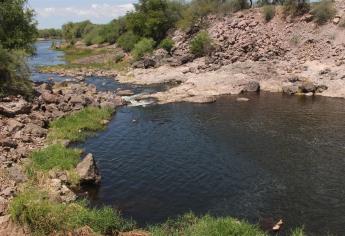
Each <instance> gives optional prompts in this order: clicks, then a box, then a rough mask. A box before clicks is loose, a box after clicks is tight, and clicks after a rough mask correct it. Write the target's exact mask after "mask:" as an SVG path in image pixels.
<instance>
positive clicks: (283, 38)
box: [118, 1, 345, 103]
mask: <svg viewBox="0 0 345 236" xmlns="http://www.w3.org/2000/svg"><path fill="white" fill-rule="evenodd" d="M335 4H336V9H337V11H338V12H337V15H336V16H335V18H334V19H332V20H331V21H330V22H328V23H327V24H324V25H317V24H316V23H315V22H314V21H313V19H312V16H311V15H309V14H307V15H304V16H301V17H297V18H291V17H287V18H285V17H283V14H282V12H281V10H280V9H277V13H276V16H275V17H274V18H273V19H272V20H271V21H270V22H266V21H265V20H264V19H263V16H262V13H261V10H260V9H250V10H247V11H242V12H239V13H236V14H233V15H231V16H222V17H220V16H209V17H208V19H206V20H205V21H204V22H203V23H202V24H201V25H202V26H203V27H201V25H199V26H196V27H197V28H198V27H199V28H205V27H204V26H205V25H206V26H207V27H206V30H207V31H208V33H209V35H210V37H211V38H212V40H213V44H214V50H213V51H212V52H211V53H209V55H207V56H206V57H204V58H198V59H195V58H194V57H193V56H192V55H191V54H190V53H189V51H190V50H189V43H190V40H191V39H192V38H193V36H194V35H195V34H196V32H198V29H195V28H194V29H192V30H190V31H189V32H182V31H179V30H178V31H175V32H173V33H172V35H171V36H172V38H173V40H174V41H175V48H174V50H173V53H172V56H169V55H165V54H163V53H162V52H160V51H157V52H156V53H155V54H154V56H153V57H152V58H150V59H149V60H151V62H152V60H153V61H155V62H154V63H149V64H146V65H151V66H147V67H152V66H154V65H155V66H154V67H152V68H147V67H146V66H144V65H145V63H142V64H140V63H139V64H138V65H142V66H137V67H145V69H144V68H137V69H134V70H133V71H131V72H129V74H127V75H126V76H119V77H118V79H119V80H120V81H126V82H133V83H139V84H153V83H166V82H177V83H178V84H179V85H178V86H176V87H174V88H172V89H170V90H168V91H165V92H161V93H156V94H153V95H152V96H153V97H155V98H158V100H159V102H161V103H168V102H176V101H189V102H193V101H194V102H211V101H214V99H213V97H214V96H217V95H223V94H239V93H242V92H246V91H247V90H246V88H247V87H248V86H250V84H253V83H254V82H255V83H258V84H259V90H262V91H270V92H286V93H288V94H302V95H303V94H306V95H322V96H330V97H345V72H344V71H345V28H344V27H341V26H340V25H339V24H340V23H339V22H341V21H342V20H345V3H344V2H342V1H336V2H335ZM144 60H147V59H144Z"/></svg>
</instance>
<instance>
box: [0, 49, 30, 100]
mask: <svg viewBox="0 0 345 236" xmlns="http://www.w3.org/2000/svg"><path fill="white" fill-rule="evenodd" d="M25 56H26V53H24V52H23V51H21V50H8V49H4V48H2V46H1V44H0V78H1V79H0V97H4V96H9V95H18V94H20V95H22V96H24V97H25V98H27V99H31V98H33V95H34V90H33V88H32V82H31V81H30V80H29V69H28V67H27V65H26V63H25Z"/></svg>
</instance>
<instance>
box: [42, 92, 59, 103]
mask: <svg viewBox="0 0 345 236" xmlns="http://www.w3.org/2000/svg"><path fill="white" fill-rule="evenodd" d="M41 98H42V100H43V101H44V102H45V103H47V104H51V103H59V97H58V96H57V95H55V94H52V93H50V92H43V93H42V95H41Z"/></svg>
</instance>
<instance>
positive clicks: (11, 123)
mask: <svg viewBox="0 0 345 236" xmlns="http://www.w3.org/2000/svg"><path fill="white" fill-rule="evenodd" d="M35 92H36V97H35V98H34V99H33V100H32V101H30V102H29V101H26V100H24V99H23V98H22V97H20V96H18V97H7V98H3V99H1V101H0V153H1V155H0V226H1V227H0V234H1V235H8V233H11V232H9V230H10V231H12V230H14V231H16V232H17V231H18V232H19V233H18V234H17V235H23V234H20V232H21V233H23V231H22V229H18V230H17V229H15V227H13V224H12V223H11V222H10V221H9V217H8V216H7V214H8V206H9V202H10V201H11V199H12V198H13V197H14V196H15V195H16V194H17V192H18V190H19V189H20V186H21V184H22V183H24V182H26V181H27V180H28V178H27V176H26V173H25V168H24V166H25V165H27V164H28V163H29V162H30V160H29V159H28V157H29V155H30V153H31V152H32V151H34V150H37V149H40V148H42V147H44V146H46V145H47V134H48V129H49V124H50V122H51V121H53V120H56V119H58V118H60V117H63V116H66V115H67V114H70V113H73V112H76V111H80V110H82V109H84V108H85V107H89V106H91V107H92V106H93V107H104V108H110V109H115V108H116V107H118V106H121V105H123V104H124V101H123V100H122V98H121V97H120V96H118V95H117V94H116V92H100V91H97V89H96V87H95V86H93V85H86V84H84V83H79V84H75V83H67V82H63V83H56V84H54V83H49V84H47V83H44V84H40V85H36V86H35ZM102 122H103V124H104V125H105V124H106V123H107V122H108V121H102ZM63 143H64V144H65V145H66V144H68V143H69V142H68V140H64V142H63ZM76 173H78V175H79V177H78V179H79V180H80V181H82V182H89V181H93V182H98V181H99V180H100V178H99V176H98V172H97V168H96V166H95V163H94V160H93V158H92V155H91V154H89V155H87V156H86V157H85V158H84V159H83V161H82V162H81V163H79V165H78V166H77V168H76ZM66 179H67V174H66V173H65V172H54V171H53V172H51V173H50V174H49V177H48V180H49V181H46V182H45V183H42V184H47V186H46V188H47V190H49V191H50V192H51V193H52V194H53V195H54V196H55V198H57V199H58V200H59V201H61V202H70V201H74V200H75V199H76V194H75V193H74V192H73V191H72V190H71V189H69V188H68V187H67V186H66V184H65V182H66Z"/></svg>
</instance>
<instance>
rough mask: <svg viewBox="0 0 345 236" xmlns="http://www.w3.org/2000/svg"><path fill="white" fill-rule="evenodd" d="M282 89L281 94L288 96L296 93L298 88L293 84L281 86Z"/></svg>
mask: <svg viewBox="0 0 345 236" xmlns="http://www.w3.org/2000/svg"><path fill="white" fill-rule="evenodd" d="M282 89H283V93H286V94H289V95H292V94H296V93H298V86H297V85H294V84H291V85H285V86H283V88H282Z"/></svg>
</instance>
